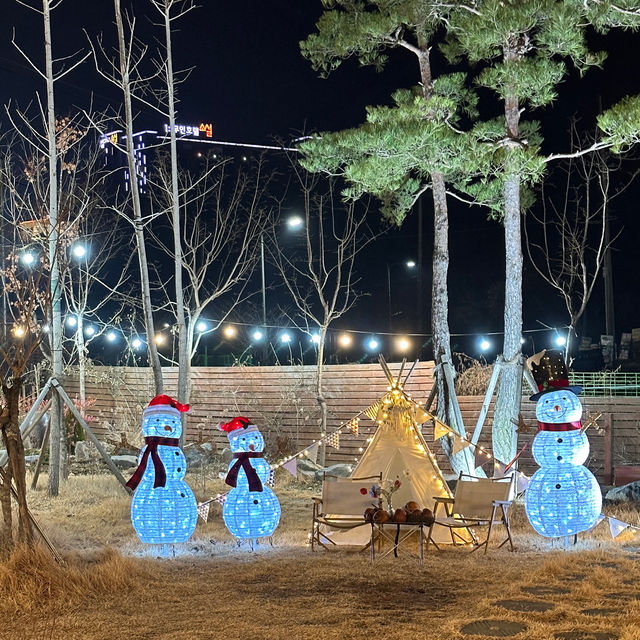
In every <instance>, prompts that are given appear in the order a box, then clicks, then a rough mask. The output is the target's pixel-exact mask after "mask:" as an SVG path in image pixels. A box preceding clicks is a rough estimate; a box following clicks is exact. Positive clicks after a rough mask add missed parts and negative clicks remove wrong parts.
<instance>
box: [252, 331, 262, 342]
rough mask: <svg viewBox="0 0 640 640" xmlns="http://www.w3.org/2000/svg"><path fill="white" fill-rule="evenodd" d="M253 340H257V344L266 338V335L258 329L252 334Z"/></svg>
mask: <svg viewBox="0 0 640 640" xmlns="http://www.w3.org/2000/svg"><path fill="white" fill-rule="evenodd" d="M251 338H252V339H253V340H255V341H256V342H259V341H260V340H262V338H264V333H262V331H260V329H256V330H255V331H254V332H253V333H252V334H251Z"/></svg>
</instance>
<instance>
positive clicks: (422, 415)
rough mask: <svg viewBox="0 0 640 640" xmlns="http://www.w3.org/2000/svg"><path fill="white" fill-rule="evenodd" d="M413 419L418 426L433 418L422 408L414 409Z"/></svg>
mask: <svg viewBox="0 0 640 640" xmlns="http://www.w3.org/2000/svg"><path fill="white" fill-rule="evenodd" d="M413 418H414V420H415V421H416V422H417V423H418V424H424V423H425V422H426V421H427V420H431V418H433V416H432V415H431V414H430V413H429V412H428V411H425V410H424V409H423V408H422V407H414V413H413Z"/></svg>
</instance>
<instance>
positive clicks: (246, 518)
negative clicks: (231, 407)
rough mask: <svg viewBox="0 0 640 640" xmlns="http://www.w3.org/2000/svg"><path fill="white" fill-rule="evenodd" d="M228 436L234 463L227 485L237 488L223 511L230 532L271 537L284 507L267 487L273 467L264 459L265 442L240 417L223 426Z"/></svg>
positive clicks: (229, 471) (242, 535) (256, 536)
mask: <svg viewBox="0 0 640 640" xmlns="http://www.w3.org/2000/svg"><path fill="white" fill-rule="evenodd" d="M220 429H221V430H222V431H225V432H226V433H227V437H228V438H229V446H230V448H231V452H232V453H233V458H234V459H233V460H232V461H231V462H230V463H229V470H228V472H227V478H226V480H225V482H226V483H227V484H228V485H229V486H230V487H233V488H232V489H231V491H229V493H228V495H227V499H226V500H225V503H224V506H223V508H222V517H223V518H224V523H225V525H226V526H227V529H229V531H230V532H231V534H232V535H234V536H235V537H236V538H238V539H240V540H243V539H249V540H251V544H252V545H253V544H254V543H255V541H256V539H257V538H266V537H269V536H270V535H271V534H272V533H273V532H274V531H275V530H276V527H277V526H278V523H279V522H280V503H279V502H278V498H277V497H276V494H275V493H274V492H273V491H272V490H271V489H270V488H269V487H268V486H267V482H268V481H269V476H270V474H271V466H270V465H269V463H268V462H267V461H266V460H265V459H264V458H263V453H262V452H263V450H264V438H263V437H262V434H261V433H260V431H259V430H258V427H256V426H255V425H254V424H251V420H249V419H248V418H243V417H241V416H238V417H237V418H234V419H233V420H231V421H230V422H226V423H224V424H221V425H220Z"/></svg>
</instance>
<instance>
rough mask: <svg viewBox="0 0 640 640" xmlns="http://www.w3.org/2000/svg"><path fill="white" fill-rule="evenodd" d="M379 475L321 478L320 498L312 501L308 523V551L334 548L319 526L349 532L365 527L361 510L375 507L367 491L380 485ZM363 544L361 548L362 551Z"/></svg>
mask: <svg viewBox="0 0 640 640" xmlns="http://www.w3.org/2000/svg"><path fill="white" fill-rule="evenodd" d="M381 481H382V473H380V474H378V475H377V476H367V477H363V478H338V477H335V476H329V475H327V476H323V482H322V497H321V498H313V519H312V523H311V550H312V551H314V550H315V545H320V546H321V547H324V548H325V549H328V548H329V547H328V546H327V545H328V544H331V545H334V546H337V545H336V543H335V542H334V541H333V540H332V539H331V538H330V537H329V536H328V535H326V534H325V533H324V532H323V531H322V530H321V528H320V527H321V526H322V525H324V526H327V527H331V528H332V529H353V528H355V527H360V526H362V525H364V524H367V523H366V522H365V519H364V511H365V509H366V508H367V507H371V506H372V505H374V504H376V502H377V500H376V499H375V498H372V497H371V496H370V495H369V493H368V489H369V487H370V486H371V485H372V484H380V482H381ZM362 488H366V489H367V493H366V494H365V495H363V494H362V492H361V489H362ZM368 546H369V545H368V544H367V545H366V546H365V547H364V548H363V549H366V548H367V547H368Z"/></svg>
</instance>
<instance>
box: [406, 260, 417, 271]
mask: <svg viewBox="0 0 640 640" xmlns="http://www.w3.org/2000/svg"><path fill="white" fill-rule="evenodd" d="M415 266H416V263H415V260H407V267H409V269H413V267H415Z"/></svg>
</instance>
